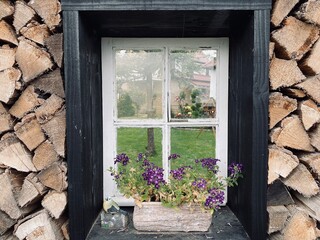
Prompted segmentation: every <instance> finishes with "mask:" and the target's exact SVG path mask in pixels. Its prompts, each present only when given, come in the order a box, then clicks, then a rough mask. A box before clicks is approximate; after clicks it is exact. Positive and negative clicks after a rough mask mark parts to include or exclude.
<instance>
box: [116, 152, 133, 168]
mask: <svg viewBox="0 0 320 240" xmlns="http://www.w3.org/2000/svg"><path fill="white" fill-rule="evenodd" d="M129 160H130V159H129V157H128V156H127V154H125V153H121V154H118V155H117V156H116V157H115V161H114V164H116V163H121V164H122V165H123V166H126V165H127V164H128V162H129Z"/></svg>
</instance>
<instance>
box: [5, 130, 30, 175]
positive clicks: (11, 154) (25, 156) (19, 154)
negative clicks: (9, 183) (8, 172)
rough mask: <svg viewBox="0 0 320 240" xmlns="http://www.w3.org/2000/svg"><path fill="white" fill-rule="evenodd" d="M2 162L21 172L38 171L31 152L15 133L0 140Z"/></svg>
mask: <svg viewBox="0 0 320 240" xmlns="http://www.w3.org/2000/svg"><path fill="white" fill-rule="evenodd" d="M0 164H4V165H6V166H8V167H11V168H14V169H17V170H18V171H21V172H30V171H36V168H35V167H34V165H33V163H32V157H31V154H30V152H29V151H28V150H27V149H26V147H25V146H24V145H23V144H22V143H21V142H20V141H19V139H18V138H17V137H15V136H14V135H13V134H12V135H8V136H7V137H6V138H5V139H3V138H2V139H1V141H0Z"/></svg>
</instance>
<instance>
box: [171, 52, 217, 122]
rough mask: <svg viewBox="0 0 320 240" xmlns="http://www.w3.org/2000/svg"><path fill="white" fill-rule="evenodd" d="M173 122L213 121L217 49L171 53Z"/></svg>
mask: <svg viewBox="0 0 320 240" xmlns="http://www.w3.org/2000/svg"><path fill="white" fill-rule="evenodd" d="M169 56H170V76H171V77H170V92H171V100H170V104H171V119H181V118H184V119H186V118H187V119H188V118H189V119H190V118H213V117H215V109H216V81H217V79H216V62H217V57H216V56H217V50H212V49H211V50H200V49H197V50H193V49H190V50H171V51H170V54H169Z"/></svg>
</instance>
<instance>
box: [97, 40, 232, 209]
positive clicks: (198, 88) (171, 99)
mask: <svg viewBox="0 0 320 240" xmlns="http://www.w3.org/2000/svg"><path fill="white" fill-rule="evenodd" d="M102 74H103V75H102V77H103V89H102V91H103V94H102V95H103V119H104V120H103V121H104V125H103V126H104V130H103V131H104V133H103V134H104V152H103V155H104V169H107V168H109V166H113V161H114V157H115V155H116V154H117V153H122V152H125V153H127V154H128V155H129V157H131V158H132V159H135V157H136V156H137V154H138V153H140V152H142V153H145V154H147V155H148V156H149V159H150V160H151V161H153V162H154V163H156V164H157V165H159V166H162V167H163V168H164V169H165V176H166V178H167V177H168V174H169V171H170V169H174V168H175V166H174V164H173V165H170V162H169V161H168V160H167V159H168V156H169V155H170V154H171V153H179V154H180V155H181V156H182V159H183V161H185V162H184V163H185V165H192V164H193V161H194V159H196V158H198V159H199V158H204V157H216V158H218V159H220V160H221V162H220V169H221V174H222V175H224V176H226V174H227V167H226V166H227V124H228V116H227V114H228V109H227V108H228V39H227V38H205V39H202V38H190V39H134V38H131V39H125V38H103V39H102ZM104 195H105V197H106V196H114V197H116V201H118V203H119V204H120V205H128V204H130V201H128V200H126V199H125V198H123V197H121V195H120V194H119V193H118V192H117V189H116V186H115V183H114V182H113V180H112V177H111V176H110V174H109V172H107V171H106V172H105V174H104Z"/></svg>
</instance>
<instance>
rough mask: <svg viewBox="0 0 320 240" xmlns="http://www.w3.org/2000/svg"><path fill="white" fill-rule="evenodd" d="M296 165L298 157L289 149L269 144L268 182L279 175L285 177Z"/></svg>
mask: <svg viewBox="0 0 320 240" xmlns="http://www.w3.org/2000/svg"><path fill="white" fill-rule="evenodd" d="M298 165H299V159H298V157H297V156H295V155H294V154H293V153H292V152H291V151H289V150H287V149H284V148H279V147H277V146H274V145H272V146H269V161H268V166H269V170H268V184H271V183H272V182H274V181H275V180H276V179H278V178H279V176H281V177H283V178H286V177H287V176H288V175H289V174H290V173H291V172H292V170H293V169H295V168H296V167H297V166H298Z"/></svg>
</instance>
